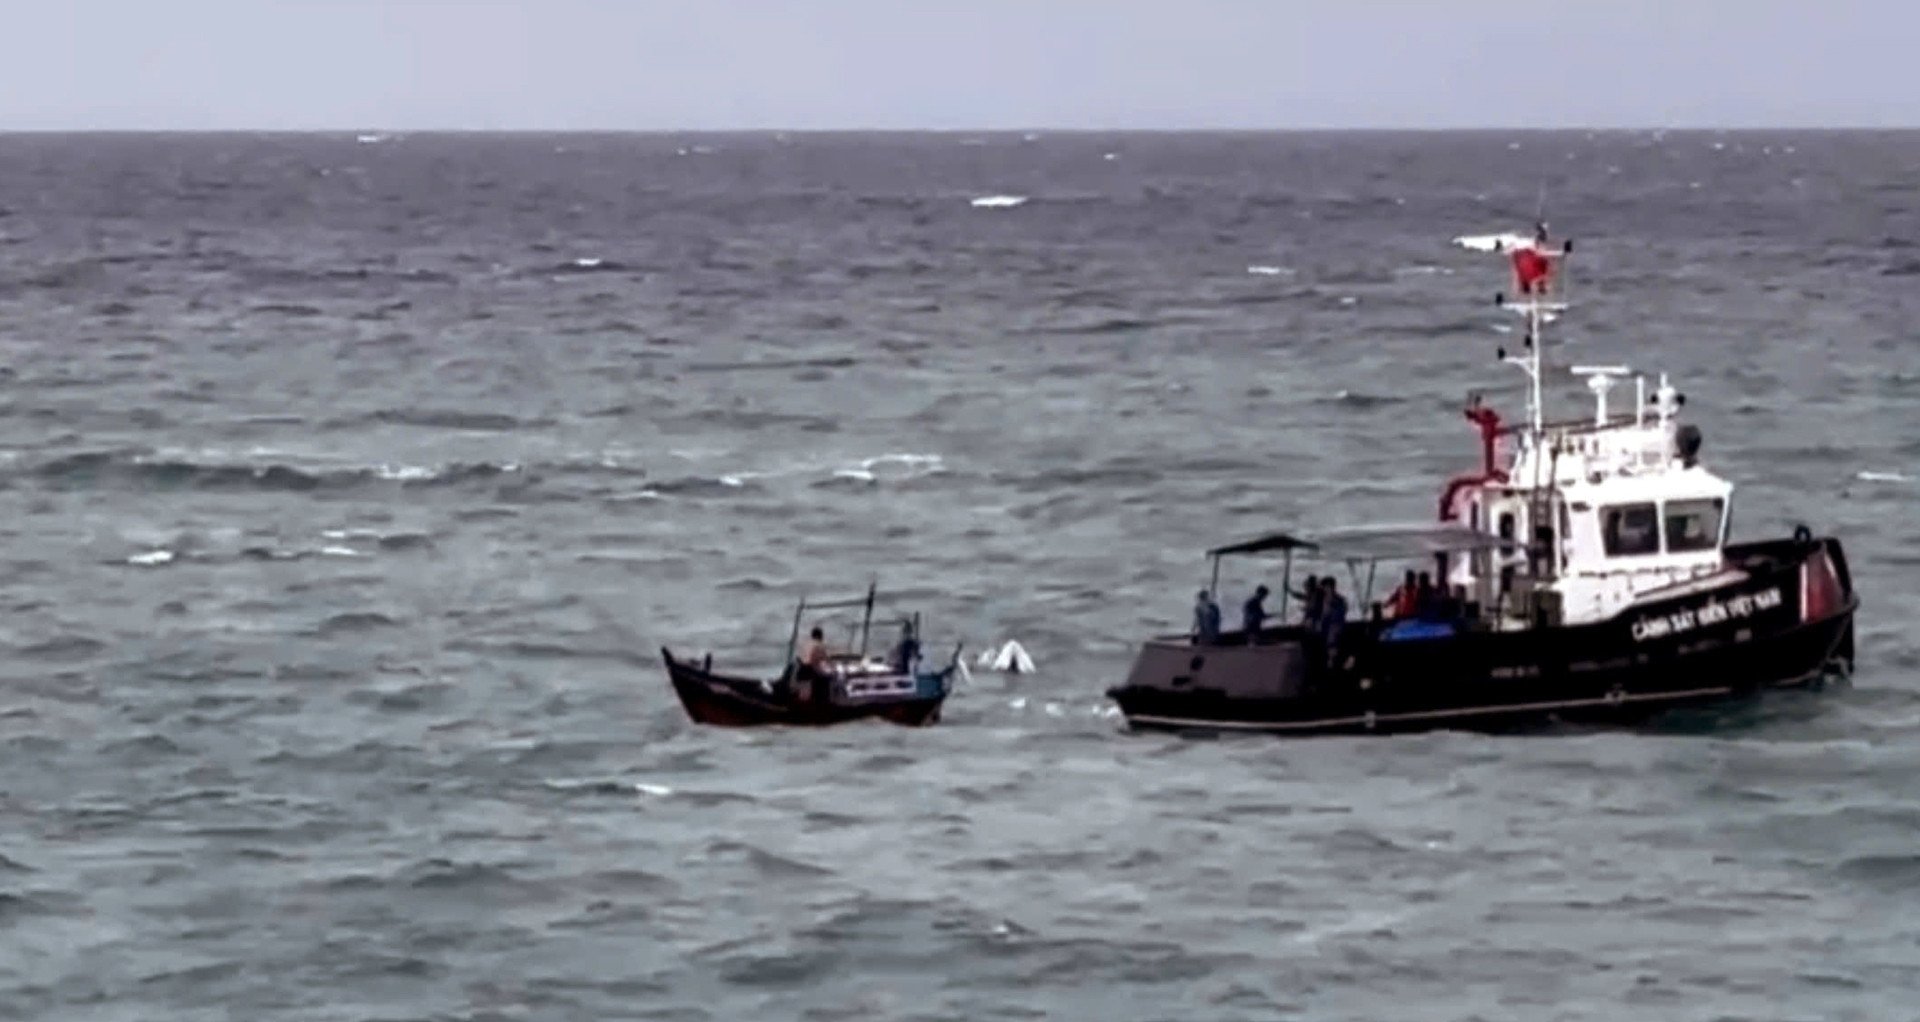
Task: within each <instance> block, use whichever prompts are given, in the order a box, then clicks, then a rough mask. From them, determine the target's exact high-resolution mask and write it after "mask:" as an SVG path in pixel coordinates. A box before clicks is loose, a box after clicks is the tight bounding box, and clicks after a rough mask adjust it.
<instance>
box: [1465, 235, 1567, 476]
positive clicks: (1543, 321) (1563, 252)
mask: <svg viewBox="0 0 1920 1022" xmlns="http://www.w3.org/2000/svg"><path fill="white" fill-rule="evenodd" d="M1457 240H1458V242H1459V243H1460V244H1463V245H1466V246H1467V247H1472V248H1481V247H1484V248H1486V249H1487V250H1490V251H1493V252H1497V253H1503V254H1506V255H1508V257H1509V258H1510V260H1511V261H1512V263H1513V274H1514V284H1515V287H1516V290H1517V291H1518V292H1519V299H1520V302H1519V304H1517V305H1516V304H1511V303H1509V302H1508V299H1507V295H1506V294H1505V293H1504V292H1500V293H1496V294H1495V295H1494V296H1493V302H1494V304H1495V305H1498V306H1504V307H1507V308H1511V309H1513V311H1515V312H1518V313H1520V314H1521V315H1523V316H1525V317H1526V323H1527V326H1526V333H1525V335H1524V336H1523V337H1522V339H1521V346H1522V347H1521V351H1522V354H1520V355H1517V356H1515V355H1509V354H1507V349H1506V348H1505V347H1502V348H1500V349H1499V358H1500V360H1501V361H1502V362H1505V363H1507V364H1508V365H1511V366H1515V367H1517V368H1519V370H1520V371H1521V372H1522V373H1524V374H1525V375H1526V377H1527V416H1526V434H1525V435H1526V440H1527V444H1528V446H1529V447H1531V446H1533V445H1535V444H1537V443H1538V442H1539V440H1540V437H1541V434H1542V432H1543V431H1544V430H1545V427H1546V407H1545V404H1546V403H1545V399H1544V397H1543V396H1542V379H1543V374H1544V371H1545V364H1544V359H1543V358H1542V357H1541V350H1542V349H1543V348H1545V347H1546V337H1545V334H1546V326H1547V324H1548V323H1550V322H1552V321H1553V319H1554V317H1555V314H1556V313H1558V312H1562V311H1564V310H1565V309H1566V308H1567V306H1566V304H1565V303H1563V302H1549V301H1548V300H1547V298H1548V295H1549V294H1551V293H1552V291H1553V278H1554V275H1555V274H1556V272H1557V271H1558V267H1556V266H1555V265H1553V264H1554V262H1555V261H1556V260H1558V261H1561V262H1564V261H1565V259H1566V257H1567V256H1568V255H1571V254H1572V253H1573V242H1571V241H1567V242H1563V243H1562V244H1561V246H1560V250H1559V251H1558V252H1552V251H1549V249H1548V242H1547V225H1546V223H1545V222H1544V221H1543V222H1540V223H1537V224H1535V225H1534V234H1533V238H1532V239H1531V240H1527V239H1522V238H1519V237H1517V236H1514V235H1504V236H1496V237H1494V238H1492V239H1488V240H1487V241H1482V239H1477V238H1460V239H1457ZM1476 241H1481V242H1482V243H1481V244H1479V245H1475V244H1472V243H1473V242H1476Z"/></svg>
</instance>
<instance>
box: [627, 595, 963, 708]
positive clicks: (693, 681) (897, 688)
mask: <svg viewBox="0 0 1920 1022" xmlns="http://www.w3.org/2000/svg"><path fill="white" fill-rule="evenodd" d="M876 596H877V586H876V585H869V586H868V587H867V594H866V596H864V597H860V598H855V599H835V600H807V599H805V598H802V599H801V600H800V601H799V605H798V606H797V607H796V608H795V609H794V612H793V630H792V632H791V634H789V636H788V637H787V647H786V657H785V659H784V661H783V663H784V664H785V667H784V668H783V669H782V670H781V671H780V672H779V673H778V674H777V675H775V676H773V677H770V678H757V677H745V676H741V675H732V674H725V673H721V672H717V671H715V670H714V669H713V654H711V653H708V654H707V655H706V656H705V657H703V658H702V660H701V661H700V662H699V663H694V662H692V661H688V660H680V659H677V658H675V657H674V655H673V653H672V651H671V650H669V649H667V648H666V647H664V646H663V647H661V649H660V657H661V659H662V660H664V661H665V662H666V667H667V678H668V680H669V681H670V682H671V683H672V685H673V691H674V693H675V694H676V695H678V696H679V697H680V704H681V705H682V706H683V707H685V708H686V711H687V716H689V717H691V718H692V719H693V721H694V723H696V724H712V725H717V726H721V727H759V726H766V725H776V724H785V725H792V726H800V727H822V726H826V725H829V724H843V723H846V722H848V721H854V720H867V719H875V720H883V721H889V722H891V723H894V724H901V725H905V726H908V727H923V726H925V725H928V724H933V723H935V722H937V721H938V720H939V719H940V708H941V706H942V704H944V703H945V702H946V699H947V696H948V695H950V694H951V693H952V691H953V682H954V677H955V673H956V672H957V671H959V670H960V669H961V667H960V647H959V646H958V645H956V646H955V647H954V649H953V655H952V657H951V658H950V659H949V660H948V661H947V663H946V664H945V666H941V667H937V668H932V669H929V667H928V665H927V662H926V661H925V660H924V659H923V657H922V655H921V652H920V635H921V631H920V614H919V612H917V611H915V612H911V613H906V614H902V615H900V616H899V617H898V619H897V621H898V625H899V632H900V638H899V641H898V642H896V643H895V645H894V646H893V647H892V649H890V650H889V651H888V652H887V654H886V655H884V656H882V655H875V654H873V653H871V652H869V648H868V644H869V640H870V639H871V637H872V634H873V625H874V613H875V598H876ZM855 608H858V609H860V610H861V611H862V613H861V615H860V617H859V618H858V623H857V625H856V624H854V623H852V622H848V623H847V627H848V629H849V635H848V641H847V642H846V644H845V646H844V647H843V648H842V650H841V651H839V652H832V651H829V652H828V653H827V654H826V656H825V657H824V659H823V661H822V662H820V663H818V664H815V665H808V664H803V663H801V662H799V660H798V659H797V658H796V656H795V652H796V650H797V649H798V648H799V642H800V629H801V627H802V622H803V621H804V620H806V619H808V617H809V615H820V614H826V615H827V616H828V617H829V618H830V617H833V616H834V615H833V614H832V613H831V612H835V611H847V610H852V609H855ZM823 621H824V619H823ZM816 627H822V629H823V632H824V623H823V624H822V625H817V626H816ZM856 635H857V637H858V639H857V642H856V641H855V636H856Z"/></svg>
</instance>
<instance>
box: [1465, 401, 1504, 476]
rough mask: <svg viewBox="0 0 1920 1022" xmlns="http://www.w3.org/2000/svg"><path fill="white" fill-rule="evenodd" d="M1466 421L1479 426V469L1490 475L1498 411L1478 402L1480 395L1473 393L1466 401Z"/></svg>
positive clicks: (1492, 468)
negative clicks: (1471, 397) (1470, 398)
mask: <svg viewBox="0 0 1920 1022" xmlns="http://www.w3.org/2000/svg"><path fill="white" fill-rule="evenodd" d="M1466 415H1467V419H1468V421H1470V422H1472V423H1473V424H1474V425H1476V426H1478V427H1480V460H1481V467H1480V471H1482V472H1484V473H1486V474H1487V475H1489V476H1491V475H1493V474H1494V471H1495V470H1494V467H1493V465H1494V460H1493V454H1494V445H1495V444H1496V443H1497V442H1498V441H1499V438H1500V413H1498V412H1496V411H1494V410H1493V409H1491V408H1488V407H1487V406H1485V405H1483V404H1481V403H1480V395H1478V394H1475V395H1473V399H1472V400H1470V401H1468V402H1467V411H1466Z"/></svg>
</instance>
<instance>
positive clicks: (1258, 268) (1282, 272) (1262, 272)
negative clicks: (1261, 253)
mask: <svg viewBox="0 0 1920 1022" xmlns="http://www.w3.org/2000/svg"><path fill="white" fill-rule="evenodd" d="M1247 272H1248V273H1251V274H1253V275H1254V276H1256V277H1291V276H1293V271H1292V270H1289V269H1287V268H1286V267H1284V266H1267V265H1265V264H1261V263H1256V264H1254V265H1252V266H1249V267H1247Z"/></svg>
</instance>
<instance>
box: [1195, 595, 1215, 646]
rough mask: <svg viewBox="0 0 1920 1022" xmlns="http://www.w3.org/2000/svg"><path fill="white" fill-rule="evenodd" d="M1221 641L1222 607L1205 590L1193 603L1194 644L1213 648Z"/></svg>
mask: <svg viewBox="0 0 1920 1022" xmlns="http://www.w3.org/2000/svg"><path fill="white" fill-rule="evenodd" d="M1219 641H1220V605H1219V604H1217V603H1215V602H1213V594H1212V593H1209V592H1207V591H1206V590H1205V589H1202V590H1200V596H1199V597H1198V598H1197V599H1195V600H1194V602H1193V642H1194V645H1196V646H1211V645H1213V644H1214V643H1216V642H1219Z"/></svg>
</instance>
